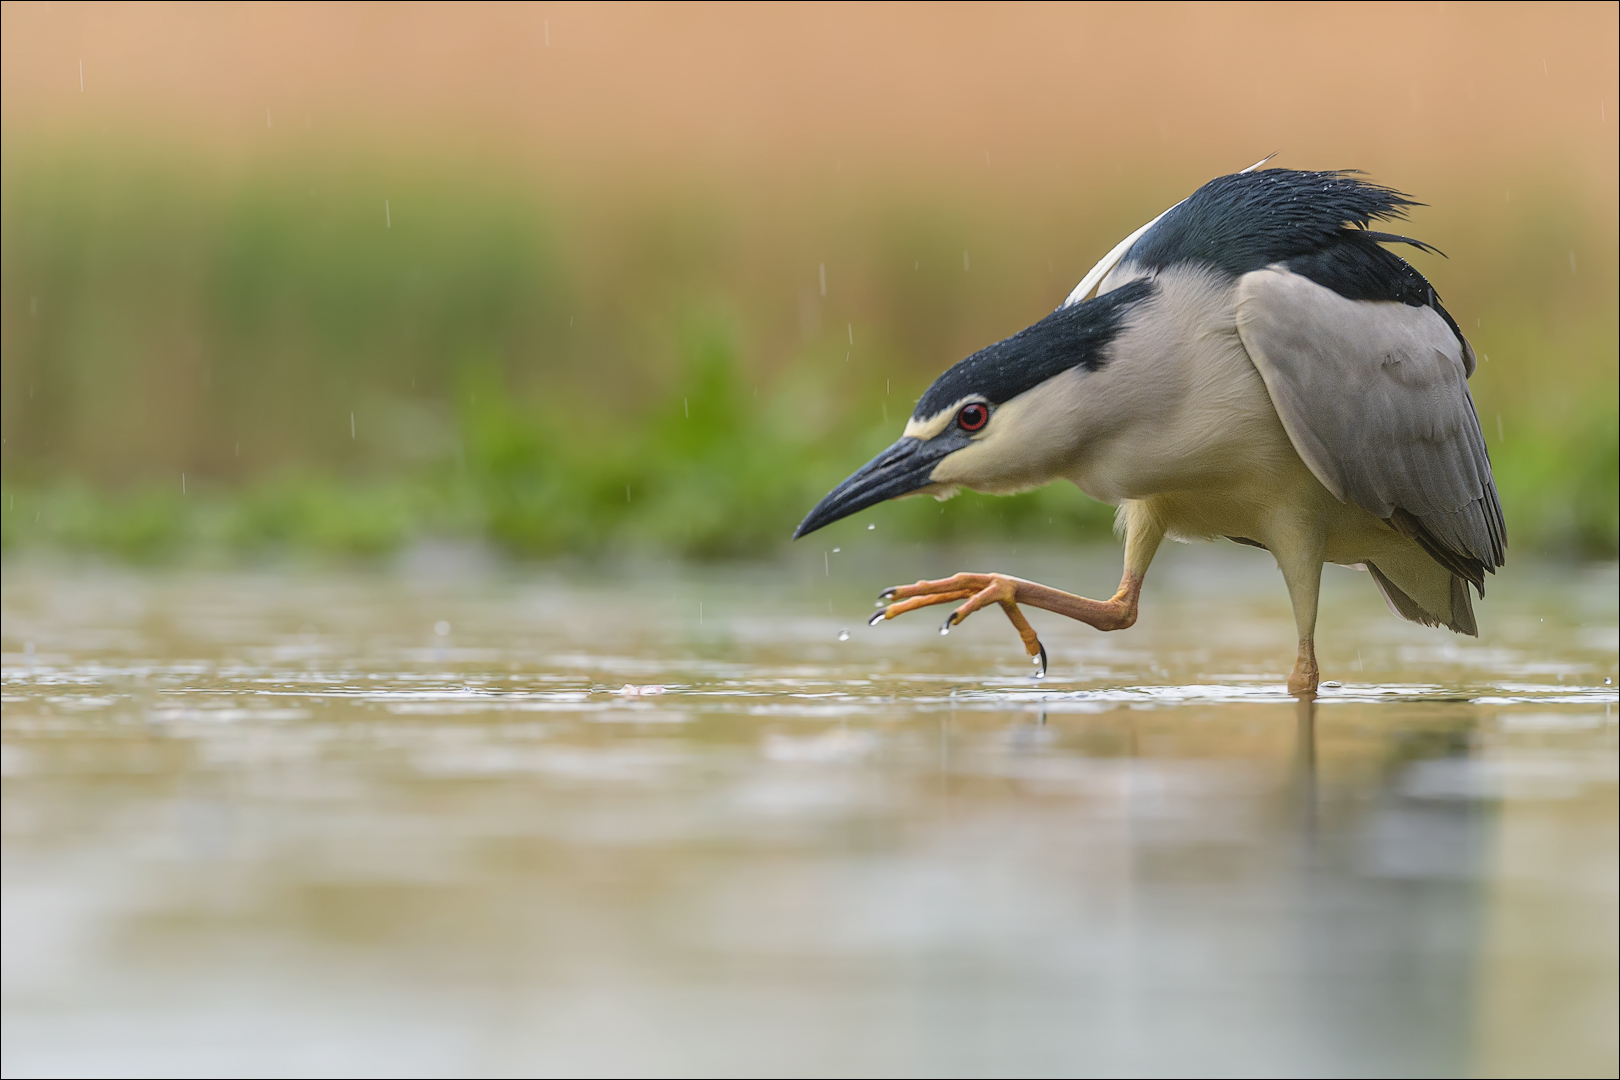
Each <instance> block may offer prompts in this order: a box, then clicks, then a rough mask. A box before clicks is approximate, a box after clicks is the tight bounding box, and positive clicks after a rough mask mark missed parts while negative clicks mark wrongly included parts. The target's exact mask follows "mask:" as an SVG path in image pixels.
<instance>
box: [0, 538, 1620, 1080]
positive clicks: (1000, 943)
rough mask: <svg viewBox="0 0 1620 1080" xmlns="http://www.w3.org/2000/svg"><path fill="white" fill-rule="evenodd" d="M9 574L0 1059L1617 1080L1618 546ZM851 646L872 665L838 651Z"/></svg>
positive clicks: (420, 1068) (432, 1069) (291, 1070)
mask: <svg viewBox="0 0 1620 1080" xmlns="http://www.w3.org/2000/svg"><path fill="white" fill-rule="evenodd" d="M964 568H966V569H1001V570H1006V571H1009V572H1013V573H1022V574H1025V575H1027V576H1033V577H1039V578H1041V579H1042V580H1047V581H1050V582H1051V583H1053V584H1057V585H1060V586H1067V587H1071V588H1076V589H1080V590H1083V591H1086V592H1089V593H1090V594H1092V595H1097V594H1102V595H1108V594H1109V593H1110V592H1111V591H1112V586H1113V584H1114V582H1115V581H1116V580H1117V576H1118V554H1117V552H1113V551H1100V552H1091V553H1086V554H1083V555H1079V556H1075V555H1072V554H1058V553H1053V552H1034V553H1031V552H1018V551H1011V550H1002V551H995V552H991V551H976V552H957V553H955V554H948V553H942V552H937V551H924V550H906V549H886V550H872V551H867V552H865V553H863V554H860V555H858V556H857V555H853V554H849V553H845V552H838V553H836V554H835V553H833V552H831V551H825V550H822V549H811V550H806V551H802V552H799V553H798V557H797V558H796V559H795V560H794V561H791V562H785V563H782V564H779V565H773V566H746V567H717V568H709V569H699V570H694V569H692V568H690V567H688V568H676V567H668V566H656V565H640V566H630V567H625V568H620V569H618V570H615V571H613V572H607V571H603V570H601V569H595V570H592V569H588V568H550V569H535V568H523V567H516V568H514V567H503V566H500V565H497V564H493V563H490V562H488V561H486V560H483V559H481V558H479V557H477V555H476V553H469V552H464V551H458V550H455V549H442V550H433V549H422V550H419V551H417V552H414V553H413V554H412V555H411V556H409V557H408V558H407V559H405V560H403V561H402V563H401V564H400V565H399V566H398V567H396V568H393V569H391V570H387V571H371V572H333V571H328V572H317V571H310V570H301V571H300V570H279V571H268V570H267V571H257V572H245V571H218V572H184V573H182V572H151V573H143V572H135V571H128V570H115V569H108V568H95V567H84V566H75V565H66V564H49V563H37V562H16V561H13V562H9V563H7V565H6V567H5V573H4V586H3V593H0V601H3V613H4V626H3V634H0V636H3V647H4V653H5V656H4V680H5V688H4V777H5V779H4V788H3V790H4V803H3V807H4V815H3V822H4V838H5V842H4V853H3V866H4V942H3V946H4V947H3V951H0V961H3V975H4V980H3V981H4V1027H3V1032H4V1034H3V1057H4V1062H3V1064H4V1071H5V1073H6V1074H7V1075H22V1074H29V1075H47V1074H72V1073H76V1074H86V1073H96V1074H102V1075H112V1074H160V1073H161V1074H167V1075H174V1074H198V1075H201V1074H214V1073H217V1072H229V1073H233V1074H255V1075H258V1074H262V1075H286V1074H321V1075H331V1074H333V1073H346V1074H384V1073H386V1074H396V1075H452V1074H469V1073H478V1074H517V1073H524V1074H535V1073H542V1074H579V1073H589V1074H601V1073H619V1074H628V1073H635V1074H692V1073H709V1074H748V1073H760V1072H764V1073H769V1074H795V1075H798V1074H804V1075H809V1074H827V1073H864V1074H871V1073H885V1074H889V1073H892V1074H905V1075H943V1074H948V1075H979V1074H998V1075H999V1074H1026V1075H1027V1074H1043V1075H1044V1074H1114V1075H1117V1074H1120V1073H1131V1074H1178V1073H1194V1074H1219V1075H1302V1074H1303V1075H1345V1074H1355V1075H1403V1076H1410V1075H1457V1074H1465V1073H1478V1074H1556V1073H1563V1074H1566V1075H1577V1074H1578V1075H1602V1074H1607V1075H1613V1073H1614V1071H1615V1068H1616V1021H1615V1008H1616V989H1615V978H1616V947H1617V940H1616V898H1617V891H1620V886H1617V856H1616V841H1617V833H1616V820H1617V816H1616V771H1617V769H1616V762H1617V752H1616V728H1615V713H1616V709H1615V704H1616V698H1615V689H1614V685H1613V680H1614V678H1615V676H1616V650H1617V618H1616V606H1617V605H1616V591H1617V579H1616V571H1615V568H1614V567H1613V566H1612V565H1610V566H1602V567H1586V568H1570V567H1563V566H1550V565H1549V566H1539V567H1538V566H1533V565H1516V566H1515V567H1514V568H1513V569H1512V573H1510V574H1509V575H1507V576H1506V577H1505V578H1504V579H1503V580H1501V581H1499V582H1493V583H1492V585H1491V590H1490V595H1489V597H1488V598H1487V600H1486V601H1485V602H1484V603H1482V604H1480V605H1479V612H1480V625H1481V628H1482V633H1483V637H1482V638H1481V639H1480V640H1479V641H1474V640H1471V639H1460V638H1456V637H1454V636H1452V635H1450V634H1448V633H1444V632H1440V631H1433V630H1425V629H1422V628H1419V627H1413V626H1409V625H1406V624H1403V623H1400V622H1397V621H1396V620H1394V619H1393V618H1392V617H1391V616H1389V615H1388V614H1387V613H1386V612H1385V610H1384V608H1383V605H1382V602H1381V601H1380V600H1379V599H1378V598H1377V595H1376V593H1375V592H1374V590H1373V589H1372V587H1371V584H1370V583H1369V582H1368V581H1367V579H1366V577H1365V576H1364V575H1357V574H1355V573H1353V572H1350V571H1343V570H1337V569H1330V571H1329V574H1328V577H1327V581H1326V591H1325V598H1324V604H1323V614H1322V624H1321V631H1320V649H1321V658H1322V666H1323V673H1324V678H1325V679H1328V680H1333V681H1336V682H1338V683H1341V684H1342V685H1339V686H1331V685H1330V686H1328V687H1326V688H1325V689H1324V693H1323V697H1322V699H1321V701H1320V702H1319V704H1318V705H1317V706H1316V707H1315V708H1314V709H1302V708H1300V707H1299V706H1297V705H1295V704H1294V703H1293V702H1292V701H1291V700H1290V699H1288V698H1287V697H1286V696H1285V695H1284V693H1283V690H1282V680H1283V678H1284V677H1285V675H1286V673H1287V669H1288V666H1289V664H1290V663H1291V661H1292V636H1293V634H1292V624H1291V619H1290V617H1289V614H1288V608H1287V602H1286V595H1285V593H1284V591H1283V588H1282V585H1281V581H1280V579H1279V578H1278V576H1277V573H1276V571H1275V568H1274V567H1272V566H1271V565H1270V563H1269V561H1268V560H1267V559H1266V557H1265V556H1264V555H1263V553H1258V552H1250V551H1247V550H1229V549H1224V548H1215V547H1209V546H1203V547H1196V548H1180V547H1177V548H1174V549H1172V550H1171V551H1169V552H1167V553H1165V554H1164V555H1162V556H1161V558H1160V561H1159V563H1158V564H1157V565H1156V566H1155V568H1154V572H1153V574H1152V575H1151V576H1150V578H1149V582H1148V588H1147V591H1146V595H1145V597H1144V606H1143V615H1142V618H1141V621H1140V622H1139V623H1138V624H1137V626H1136V627H1135V628H1133V629H1132V630H1130V631H1126V632H1123V633H1118V634H1111V635H1104V634H1099V633H1096V632H1094V631H1091V630H1089V629H1087V628H1085V627H1081V626H1077V625H1072V624H1066V623H1064V622H1063V621H1062V620H1060V619H1057V618H1056V617H1052V616H1045V615H1044V613H1041V612H1033V613H1031V619H1032V621H1033V622H1034V623H1035V624H1036V627H1037V629H1039V630H1040V631H1041V633H1042V636H1043V639H1044V640H1045V641H1046V643H1047V647H1048V649H1049V651H1050V652H1051V656H1052V673H1051V676H1050V677H1049V678H1048V679H1046V680H1045V681H1044V682H1039V683H1038V682H1036V681H1035V680H1033V679H1032V678H1031V674H1030V668H1029V666H1028V665H1027V662H1026V660H1025V659H1024V657H1023V655H1022V651H1021V649H1020V648H1019V645H1018V641H1017V638H1016V637H1015V636H1014V635H1013V633H1012V631H1011V629H1010V627H1008V625H1007V624H1006V621H1005V619H1003V618H1002V617H1001V616H1000V615H999V614H998V613H996V612H994V611H991V612H986V613H983V614H980V615H977V616H975V617H974V618H973V619H972V620H970V621H969V622H968V623H967V624H966V625H965V626H963V627H961V628H959V629H957V630H955V631H953V632H952V633H951V635H950V636H948V637H941V636H940V635H939V633H938V625H939V621H940V618H942V617H943V609H938V610H937V614H936V612H932V611H931V612H924V613H919V614H915V615H912V616H908V617H907V618H906V619H904V620H901V621H899V622H896V623H890V624H886V625H884V626H882V627H879V628H875V629H869V628H868V627H867V626H866V625H865V617H866V616H867V615H869V614H870V613H871V610H872V608H871V600H872V597H873V596H874V594H875V593H876V591H877V590H878V589H879V588H880V587H882V586H884V585H889V584H894V583H896V582H899V581H905V580H910V579H914V578H915V577H917V576H919V575H920V574H928V575H935V574H940V573H944V572H948V571H950V570H953V569H964ZM845 630H847V631H848V638H847V640H840V638H841V636H842V635H841V632H842V631H845Z"/></svg>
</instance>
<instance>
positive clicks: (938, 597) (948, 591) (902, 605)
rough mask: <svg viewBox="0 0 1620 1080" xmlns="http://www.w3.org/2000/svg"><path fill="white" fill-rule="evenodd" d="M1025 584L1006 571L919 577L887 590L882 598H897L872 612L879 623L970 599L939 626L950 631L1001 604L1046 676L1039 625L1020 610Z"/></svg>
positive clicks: (1029, 652) (944, 632)
mask: <svg viewBox="0 0 1620 1080" xmlns="http://www.w3.org/2000/svg"><path fill="white" fill-rule="evenodd" d="M1021 584H1029V583H1028V582H1021V581H1020V580H1019V579H1018V578H1012V577H1008V576H1007V575H1005V574H956V575H954V576H952V577H948V578H945V579H943V580H941V581H919V582H917V583H916V584H915V585H899V586H896V587H895V588H892V589H885V590H883V595H882V598H883V599H884V600H893V601H895V603H891V604H889V605H888V606H886V607H885V608H884V609H883V610H882V611H880V612H878V613H877V614H876V615H874V616H872V623H873V625H876V624H877V623H878V622H880V621H882V620H885V619H892V618H894V617H895V616H896V615H904V614H905V613H906V612H908V611H915V610H917V609H918V608H921V607H930V606H932V605H934V604H949V603H951V602H953V601H956V600H966V601H967V603H965V604H963V605H962V606H961V607H959V608H957V609H956V610H955V611H953V612H951V613H950V614H949V615H947V616H946V617H945V623H944V625H942V626H941V627H940V628H939V632H940V633H942V634H946V633H949V632H950V629H951V627H953V626H956V625H957V624H959V623H960V622H961V621H962V620H963V619H965V618H967V617H968V616H969V615H971V614H973V613H974V612H975V611H978V610H979V609H980V608H982V607H986V606H988V605H990V604H1000V605H1001V610H1002V611H1004V612H1006V613H1007V618H1008V620H1009V621H1010V622H1011V623H1012V624H1013V629H1014V630H1017V631H1018V636H1019V638H1020V639H1022V640H1023V642H1024V651H1025V652H1026V653H1028V654H1029V657H1030V659H1031V660H1033V661H1034V663H1035V666H1036V667H1037V668H1039V669H1040V670H1039V672H1038V673H1037V674H1036V678H1045V677H1046V646H1044V645H1042V644H1041V639H1040V638H1039V637H1037V636H1036V635H1035V628H1034V627H1033V626H1031V625H1029V620H1028V619H1026V618H1024V613H1023V612H1022V611H1019V610H1018V586H1019V585H1021Z"/></svg>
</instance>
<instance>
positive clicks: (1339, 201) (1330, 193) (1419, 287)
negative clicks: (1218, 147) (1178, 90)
mask: <svg viewBox="0 0 1620 1080" xmlns="http://www.w3.org/2000/svg"><path fill="white" fill-rule="evenodd" d="M1422 205H1423V204H1422V203H1419V202H1414V201H1413V200H1412V199H1409V198H1407V196H1405V195H1404V194H1402V193H1401V192H1399V191H1396V190H1395V189H1394V188H1389V187H1384V186H1383V185H1382V184H1374V183H1371V182H1369V181H1366V180H1362V179H1360V177H1359V175H1358V174H1356V173H1355V172H1354V171H1351V170H1334V171H1330V172H1303V171H1300V170H1296V169H1264V170H1261V171H1258V172H1250V173H1234V174H1232V175H1231V176H1218V177H1216V178H1215V179H1213V180H1211V181H1210V182H1209V183H1207V184H1205V185H1204V186H1203V187H1201V188H1199V189H1198V190H1197V191H1195V192H1193V193H1192V195H1191V196H1189V197H1188V198H1187V200H1186V201H1185V202H1183V203H1181V204H1180V205H1178V206H1176V207H1174V208H1173V209H1171V210H1170V211H1168V212H1167V213H1166V214H1165V215H1164V217H1162V218H1160V219H1159V222H1158V224H1156V225H1154V226H1153V228H1152V229H1149V230H1148V232H1147V234H1146V235H1144V236H1143V237H1142V238H1141V239H1140V240H1138V241H1137V242H1136V243H1135V244H1134V245H1133V246H1132V247H1131V250H1130V251H1129V252H1128V253H1127V254H1126V256H1125V258H1126V259H1127V260H1128V261H1130V262H1133V263H1135V264H1137V265H1138V266H1139V267H1141V268H1142V269H1145V270H1164V269H1167V268H1169V267H1171V266H1178V265H1185V264H1188V263H1192V264H1199V265H1204V266H1208V267H1211V268H1213V269H1216V270H1220V271H1223V272H1225V273H1227V274H1231V275H1233V276H1234V277H1235V276H1238V275H1240V274H1247V273H1249V272H1250V271H1253V270H1260V269H1263V268H1265V267H1267V266H1271V265H1274V264H1277V263H1281V264H1282V265H1283V266H1285V267H1287V268H1288V269H1289V270H1291V271H1293V272H1294V273H1296V274H1299V275H1301V276H1302V277H1307V278H1309V279H1310V280H1312V281H1314V282H1316V283H1317V284H1318V285H1321V286H1322V287H1324V288H1327V289H1332V290H1333V291H1334V292H1336V293H1338V294H1339V295H1340V296H1343V297H1345V298H1346V299H1349V300H1395V301H1399V302H1400V303H1403V304H1407V305H1409V306H1411V307H1424V306H1428V307H1432V308H1434V310H1435V311H1436V312H1437V313H1438V314H1439V315H1440V316H1441V317H1442V318H1444V319H1445V320H1446V323H1447V325H1449V326H1450V327H1451V330H1452V332H1453V333H1455V334H1456V335H1457V339H1458V340H1459V341H1461V340H1462V332H1461V331H1460V330H1458V328H1457V323H1456V320H1454V319H1452V317H1451V313H1450V312H1448V311H1446V309H1445V307H1444V306H1443V305H1442V304H1441V303H1440V298H1439V296H1437V295H1436V294H1435V291H1434V287H1433V286H1432V285H1430V284H1429V281H1428V279H1427V278H1425V277H1424V276H1423V275H1422V274H1421V273H1419V272H1418V271H1417V269H1416V268H1414V267H1413V266H1412V265H1411V264H1410V263H1408V262H1407V261H1406V260H1405V259H1403V258H1401V257H1400V256H1399V255H1396V254H1395V253H1394V252H1392V251H1389V250H1388V249H1386V248H1384V247H1383V246H1382V245H1384V244H1408V245H1411V246H1412V247H1415V248H1417V249H1419V250H1420V251H1435V249H1434V248H1432V247H1430V246H1429V245H1428V244H1425V243H1423V242H1422V241H1421V240H1413V239H1412V238H1410V237H1407V236H1400V235H1397V234H1395V233H1386V232H1375V231H1373V230H1372V229H1371V228H1370V226H1371V225H1372V224H1373V222H1375V221H1387V220H1392V219H1401V218H1405V217H1406V208H1407V207H1409V206H1422ZM1436 253H1437V254H1438V252H1436Z"/></svg>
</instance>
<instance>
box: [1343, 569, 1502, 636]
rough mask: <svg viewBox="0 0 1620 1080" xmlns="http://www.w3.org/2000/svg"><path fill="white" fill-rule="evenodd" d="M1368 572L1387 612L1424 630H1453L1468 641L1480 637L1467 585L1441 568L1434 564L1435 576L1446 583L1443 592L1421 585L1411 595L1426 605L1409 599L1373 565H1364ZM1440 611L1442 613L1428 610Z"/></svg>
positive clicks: (1403, 591)
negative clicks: (1436, 628) (1428, 627)
mask: <svg viewBox="0 0 1620 1080" xmlns="http://www.w3.org/2000/svg"><path fill="white" fill-rule="evenodd" d="M1366 566H1367V572H1368V573H1370V574H1372V579H1373V581H1374V583H1376V584H1377V586H1378V591H1379V592H1381V593H1383V594H1384V602H1385V603H1386V604H1388V605H1389V610H1390V611H1392V612H1394V613H1395V615H1397V616H1399V617H1400V618H1402V619H1405V620H1406V621H1408V622H1415V623H1421V624H1422V625H1424V626H1444V627H1445V628H1446V629H1448V630H1455V631H1456V632H1457V633H1459V634H1467V635H1469V636H1470V637H1479V624H1478V623H1476V622H1475V621H1474V601H1473V598H1472V597H1471V596H1469V595H1468V583H1467V582H1466V581H1464V580H1463V579H1462V578H1460V577H1458V576H1457V575H1456V574H1453V573H1451V572H1450V571H1449V570H1447V569H1445V568H1444V567H1442V566H1440V565H1438V564H1435V566H1434V571H1435V576H1436V577H1438V576H1439V575H1444V576H1445V577H1446V578H1447V579H1448V580H1447V581H1446V582H1445V585H1444V587H1443V588H1442V589H1436V588H1434V587H1433V586H1435V585H1438V584H1440V583H1439V582H1438V581H1433V582H1428V581H1426V582H1422V583H1421V584H1422V585H1424V586H1429V587H1427V588H1415V589H1413V590H1412V592H1418V593H1420V594H1421V595H1423V598H1424V601H1425V603H1419V602H1418V601H1416V600H1414V599H1412V596H1411V593H1409V592H1408V591H1407V590H1406V589H1403V588H1401V587H1400V586H1399V585H1397V584H1395V582H1393V581H1391V580H1390V579H1389V576H1388V575H1387V574H1385V573H1384V572H1383V571H1382V570H1380V569H1379V568H1378V567H1377V566H1376V565H1375V564H1373V563H1370V562H1369V563H1367V564H1366ZM1434 608H1440V609H1442V610H1431V609H1434Z"/></svg>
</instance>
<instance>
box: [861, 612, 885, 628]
mask: <svg viewBox="0 0 1620 1080" xmlns="http://www.w3.org/2000/svg"><path fill="white" fill-rule="evenodd" d="M887 614H888V612H886V611H880V612H878V613H877V614H876V615H874V616H872V617H871V618H870V619H867V620H866V625H867V626H876V625H877V624H878V623H880V622H882V621H883V616H885V615H887Z"/></svg>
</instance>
